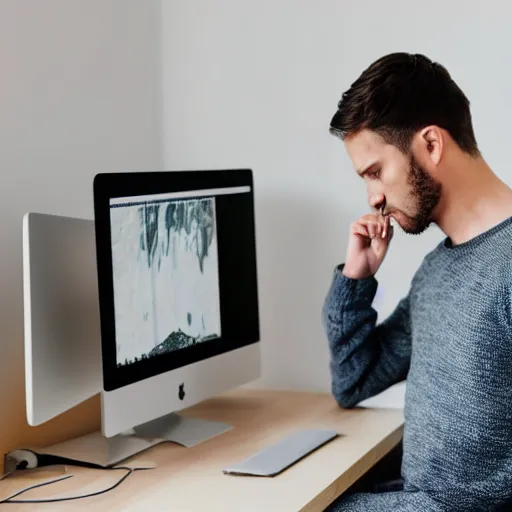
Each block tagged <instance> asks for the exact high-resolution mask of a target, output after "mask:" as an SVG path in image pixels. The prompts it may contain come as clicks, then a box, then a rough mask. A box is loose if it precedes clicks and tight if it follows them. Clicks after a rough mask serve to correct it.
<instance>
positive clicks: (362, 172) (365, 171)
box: [356, 162, 378, 177]
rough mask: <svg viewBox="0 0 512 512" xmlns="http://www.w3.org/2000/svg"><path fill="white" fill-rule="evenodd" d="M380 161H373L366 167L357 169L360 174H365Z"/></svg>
mask: <svg viewBox="0 0 512 512" xmlns="http://www.w3.org/2000/svg"><path fill="white" fill-rule="evenodd" d="M377 164H378V162H372V163H371V164H370V165H367V166H366V167H365V168H364V169H357V170H356V172H357V174H359V176H361V177H362V176H364V175H365V173H367V172H368V171H369V170H370V169H371V168H372V167H375V166H376V165H377Z"/></svg>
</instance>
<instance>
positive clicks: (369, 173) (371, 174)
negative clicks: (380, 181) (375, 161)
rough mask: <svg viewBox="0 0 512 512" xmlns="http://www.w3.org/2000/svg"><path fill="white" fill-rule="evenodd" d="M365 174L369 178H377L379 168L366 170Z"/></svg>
mask: <svg viewBox="0 0 512 512" xmlns="http://www.w3.org/2000/svg"><path fill="white" fill-rule="evenodd" d="M366 175H367V176H368V177H369V178H374V179H375V178H378V177H379V175H380V169H375V170H373V171H368V172H367V173H366Z"/></svg>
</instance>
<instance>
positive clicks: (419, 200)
mask: <svg viewBox="0 0 512 512" xmlns="http://www.w3.org/2000/svg"><path fill="white" fill-rule="evenodd" d="M408 183H409V185H411V187H412V196H413V198H414V200H415V203H416V208H417V212H416V214H415V215H414V216H413V217H408V219H409V222H408V225H407V226H402V229H403V230H404V231H405V232H406V233H408V234H410V235H419V234H420V233H423V231H425V230H426V229H427V228H428V227H429V225H430V224H431V222H432V221H433V219H432V212H433V211H434V208H435V207H436V206H437V203H438V202H439V199H440V197H441V185H440V183H438V182H437V181H435V180H434V178H432V176H430V175H429V174H428V173H427V172H426V171H425V170H424V169H423V168H422V167H421V166H420V165H419V164H418V163H417V162H416V159H415V158H414V157H413V156H412V155H411V161H410V164H409V177H408Z"/></svg>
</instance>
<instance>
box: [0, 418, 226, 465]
mask: <svg viewBox="0 0 512 512" xmlns="http://www.w3.org/2000/svg"><path fill="white" fill-rule="evenodd" d="M231 428H232V426H231V425H228V424H227V423H221V422H218V421H210V420H204V419H200V418H191V417H187V416H181V415H179V414H177V413H171V414H167V415H165V416H162V417H161V418H157V419H156V420H152V421H149V422H147V423H144V424H142V425H139V426H137V427H135V428H134V429H131V430H129V431H128V432H124V433H122V434H118V435H116V436H114V437H105V436H103V434H102V433H101V432H100V431H97V432H93V433H92V434H87V435H85V436H81V437H77V438H75V439H70V440H68V441H64V442H62V443H58V444H54V445H52V446H47V447H44V448H24V449H22V450H14V451H12V452H10V453H8V454H6V457H10V458H11V459H14V460H15V461H17V462H22V461H23V460H25V459H28V458H29V459H30V463H28V465H27V468H29V469H30V468H34V467H41V466H45V465H55V464H67V465H94V466H99V467H111V466H116V465H119V463H120V462H122V461H125V460H126V459H128V458H130V457H133V456H134V455H137V454H139V453H141V452H143V451H144V450H147V449H148V448H151V447H152V446H155V445H157V444H160V443H164V442H172V443H177V444H179V445H181V446H183V447H186V448H190V447H192V446H195V445H196V444H199V443H201V442H203V441H207V440H208V439H211V438H212V437H215V436H218V435H220V434H222V433H224V432H227V431H228V430H230V429H231ZM27 462H29V461H28V460H27ZM130 465H132V464H131V463H130ZM134 465H137V463H136V462H134Z"/></svg>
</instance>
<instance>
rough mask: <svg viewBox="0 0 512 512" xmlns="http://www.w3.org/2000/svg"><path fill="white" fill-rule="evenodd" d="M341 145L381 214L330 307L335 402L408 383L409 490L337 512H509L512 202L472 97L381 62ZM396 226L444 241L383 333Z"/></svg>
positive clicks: (352, 110) (338, 120)
mask: <svg viewBox="0 0 512 512" xmlns="http://www.w3.org/2000/svg"><path fill="white" fill-rule="evenodd" d="M331 133H333V134H335V135H337V136H339V137H340V138H341V139H342V140H343V141H344V145H345V148H346V150H347V152H348V155H349V157H350V159H351V161H352V163H353V165H354V167H355V169H356V170H357V172H358V174H359V175H360V176H361V177H362V179H363V180H364V182H365V184H366V189H367V194H368V201H369V204H370V206H371V207H372V208H373V209H374V213H370V214H368V215H364V216H363V217H362V218H360V219H359V220H357V221H356V222H354V223H353V224H352V226H351V230H350V237H349V241H348V248H347V254H346V259H345V262H344V264H341V265H339V266H338V267H337V268H336V269H335V270H334V275H333V279H332V283H331V286H330V289H329V292H328V294H327V298H326V301H325V304H324V308H323V322H324V326H325V329H326V334H327V338H328V343H329V347H330V354H331V372H332V390H333V395H334V397H335V398H336V400H337V401H338V403H339V404H340V406H341V407H345V408H349V407H353V406H354V405H356V404H357V403H359V402H360V401H361V400H363V399H365V398H368V397H370V396H373V395H375V394H377V393H379V392H381V391H383V390H384V389H386V388H388V387H389V386H390V385H392V384H394V383H396V382H399V381H401V380H404V379H405V378H407V391H406V401H405V430H404V438H403V458H402V465H401V477H402V485H400V486H399V489H398V490H397V489H396V488H394V489H393V490H391V491H389V492H372V491H374V490H375V489H367V490H366V491H365V492H350V493H348V494H345V495H343V496H341V497H340V499H339V500H337V501H336V502H335V503H334V504H333V505H332V506H331V507H330V508H329V510H332V511H347V512H350V511H368V512H375V511H376V512H379V511H383V512H392V511H407V512H429V511H449V512H454V511H455V512H456V511H464V512H470V511H475V512H476V511H478V512H482V511H491V510H512V190H511V189H510V188H509V187H508V186H507V185H506V184H505V183H503V182H502V181H501V180H500V179H498V177H497V176H496V175H495V174H494V173H493V171H492V170H491V169H490V168H489V166H488V165H487V163H486V162H485V161H484V159H483V157H482V155H481V153H480V151H479V149H478V146H477V143H476V141H475V136H474V133H473V128H472V119H471V114H470V108H469V102H468V100H467V98H466V96H465V95H464V93H463V92H462V91H461V90H460V88H459V87H458V86H457V85H456V84H455V82H454V81H453V80H452V78H451V77H450V75H449V73H448V71H447V70H446V69H445V68H444V67H443V66H441V65H440V64H437V63H434V62H431V61H430V60H429V59H428V58H427V57H425V56H423V55H409V54H406V53H397V54H391V55H387V56H385V57H382V58H381V59H379V60H378V61H376V62H375V63H373V64H372V65H371V66H370V67H369V68H368V69H367V70H366V71H364V72H363V73H362V75H361V76H360V77H359V78H358V79H357V80H356V81H355V82H354V83H353V84H352V86H351V87H350V89H349V90H348V91H347V92H345V93H344V94H343V96H342V99H341V101H340V102H339V105H338V111H337V112H336V114H335V115H334V117H333V118H332V121H331ZM390 218H393V219H394V222H396V223H397V224H398V225H399V226H400V227H401V228H402V230H403V231H405V232H406V233H410V234H419V233H421V232H423V231H424V230H425V229H426V228H427V227H428V226H429V225H430V224H431V223H435V224H437V226H438V227H439V228H440V229H441V230H442V231H443V232H444V234H445V235H446V238H445V239H444V240H443V241H442V242H441V243H440V244H439V245H438V246H437V247H436V248H435V249H434V250H432V252H430V253H429V254H428V255H427V256H426V257H425V259H424V260H423V262H422V264H421V266H420V268H419V269H418V270H417V272H416V274H415V276H414V278H413V281H412V283H411V287H410V289H409V291H408V293H407V295H406V296H405V297H404V298H403V299H402V300H401V301H400V302H399V304H398V305H397V307H396V309H395V311H394V312H393V313H392V314H391V315H390V316H389V318H387V319H385V320H384V321H383V322H382V323H380V324H377V323H376V318H377V314H376V311H375V310H374V309H373V308H372V300H373V298H374V296H375V293H376V290H377V286H378V285H377V281H376V278H375V274H376V272H377V270H378V269H379V266H380V265H381V263H382V261H383V259H384V257H385V255H386V252H387V251H388V248H389V244H390V242H391V238H392V233H393V229H392V227H391V225H390ZM404 257H406V256H404ZM333 464H335V461H333ZM395 487H396V486H395ZM507 503H508V506H507ZM507 507H510V509H509V508H507Z"/></svg>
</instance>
